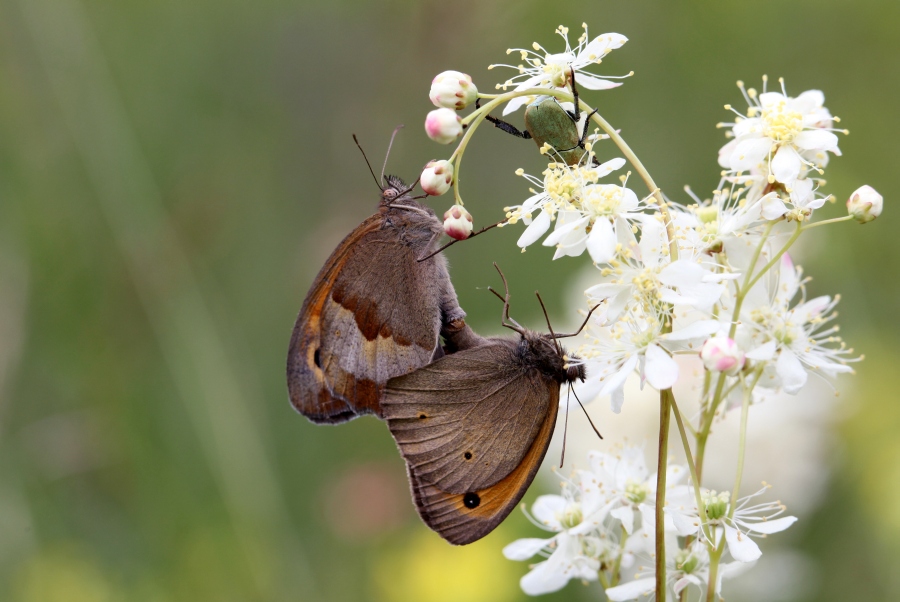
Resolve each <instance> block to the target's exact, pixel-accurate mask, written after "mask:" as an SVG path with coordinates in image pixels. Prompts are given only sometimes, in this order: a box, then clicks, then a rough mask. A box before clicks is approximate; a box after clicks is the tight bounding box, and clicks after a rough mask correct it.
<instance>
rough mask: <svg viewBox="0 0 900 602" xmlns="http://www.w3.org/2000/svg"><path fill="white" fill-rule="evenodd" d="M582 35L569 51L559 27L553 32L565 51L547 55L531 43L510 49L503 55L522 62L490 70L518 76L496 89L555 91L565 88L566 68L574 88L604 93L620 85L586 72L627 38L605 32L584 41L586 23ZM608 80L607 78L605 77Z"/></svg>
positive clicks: (512, 105) (514, 105)
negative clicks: (506, 69) (503, 69)
mask: <svg viewBox="0 0 900 602" xmlns="http://www.w3.org/2000/svg"><path fill="white" fill-rule="evenodd" d="M582 27H583V28H584V33H582V34H581V36H580V37H579V38H578V44H577V45H576V46H575V47H574V48H573V47H572V46H571V44H570V43H569V28H568V27H563V26H562V25H560V26H559V27H557V28H556V33H557V34H559V35H560V37H562V39H563V40H565V42H566V49H565V50H563V51H562V52H558V53H550V52H549V51H547V50H545V49H544V48H543V47H542V46H541V45H540V44H538V43H537V42H535V43H534V44H533V45H532V50H525V49H521V48H511V49H509V50H507V51H506V53H507V54H512V53H514V52H518V53H519V55H520V57H521V60H522V63H521V64H519V65H491V66H490V67H489V69H493V68H494V67H510V68H512V69H516V70H517V71H518V72H519V74H518V75H515V76H513V77H511V78H510V79H508V80H506V81H505V82H504V83H503V84H499V85H498V86H497V87H498V88H502V89H504V90H506V89H507V88H508V87H509V86H515V90H516V91H518V90H527V89H529V88H556V89H565V88H566V86H567V83H568V78H569V75H570V69H573V70H574V71H575V78H576V80H577V81H578V84H577V85H578V86H579V87H583V88H587V89H588V90H608V89H609V88H615V87H616V86H620V85H621V84H620V83H617V82H613V81H610V80H609V79H605V78H604V77H598V76H597V75H595V74H593V73H590V72H588V71H586V69H587V68H588V67H590V66H592V65H597V64H600V63H601V62H602V61H603V57H605V56H606V55H607V54H609V53H610V52H611V51H613V50H615V49H616V48H621V47H622V45H623V44H624V43H625V42H627V41H628V38H626V37H625V36H623V35H621V34H618V33H605V34H603V35H600V36H597V37H596V38H594V39H593V40H590V42H589V41H588V39H589V38H588V30H587V24H582ZM606 77H608V76H606ZM532 100H533V97H529V96H520V97H517V98H514V99H512V100H511V101H509V102H508V103H507V104H506V107H505V108H504V109H503V114H504V115H508V114H509V113H512V112H513V111H515V110H516V109H518V108H519V107H521V106H522V105H525V104H528V103H529V102H531V101H532Z"/></svg>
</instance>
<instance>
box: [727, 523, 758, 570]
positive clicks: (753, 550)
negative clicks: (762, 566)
mask: <svg viewBox="0 0 900 602" xmlns="http://www.w3.org/2000/svg"><path fill="white" fill-rule="evenodd" d="M725 541H726V542H727V543H728V551H729V552H730V553H731V557H732V558H734V559H735V560H737V561H738V562H753V561H754V560H756V559H758V558H759V557H760V556H762V551H761V550H760V549H759V546H758V545H756V542H755V541H753V540H752V539H750V537H749V536H748V535H747V534H745V533H741V532H740V531H738V530H737V529H735V528H734V527H732V526H730V525H725Z"/></svg>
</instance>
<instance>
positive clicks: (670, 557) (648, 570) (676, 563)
mask: <svg viewBox="0 0 900 602" xmlns="http://www.w3.org/2000/svg"><path fill="white" fill-rule="evenodd" d="M748 565H749V566H752V563H741V562H724V563H720V564H719V570H718V572H717V575H716V587H715V591H716V595H719V596H721V593H722V581H723V580H725V579H728V578H731V577H736V576H737V575H740V574H741V573H743V572H744V571H745V570H746V569H747V568H749V566H748ZM635 577H636V578H635V579H634V580H633V581H628V580H625V581H624V582H623V583H621V584H620V585H617V586H615V587H611V588H608V589H607V590H606V591H605V594H606V597H607V599H609V600H610V601H611V602H625V601H627V600H637V599H638V598H642V597H646V596H652V595H653V593H654V590H655V587H656V571H655V569H654V568H653V567H641V569H640V570H639V571H638V572H637V574H636V575H635ZM707 583H709V552H708V551H707V549H706V546H705V545H704V544H703V542H701V541H699V540H698V541H695V542H694V543H693V544H691V545H690V546H688V547H687V548H681V547H676V548H675V550H674V552H672V551H670V552H668V553H667V555H666V584H667V585H668V586H669V587H671V594H674V596H671V595H670V597H673V599H674V598H678V597H679V596H680V595H681V592H682V591H684V590H685V589H687V588H688V587H690V586H691V585H693V586H695V587H696V588H697V590H698V591H699V592H701V595H703V593H705V592H706V587H707V586H706V584H707Z"/></svg>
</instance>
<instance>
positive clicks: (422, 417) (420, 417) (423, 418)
mask: <svg viewBox="0 0 900 602" xmlns="http://www.w3.org/2000/svg"><path fill="white" fill-rule="evenodd" d="M426 418H428V416H427V415H425V414H419V420H425V419H426Z"/></svg>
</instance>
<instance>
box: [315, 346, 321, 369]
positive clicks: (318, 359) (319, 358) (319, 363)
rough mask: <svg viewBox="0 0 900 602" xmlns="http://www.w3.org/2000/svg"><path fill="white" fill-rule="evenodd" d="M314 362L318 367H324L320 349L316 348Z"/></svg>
mask: <svg viewBox="0 0 900 602" xmlns="http://www.w3.org/2000/svg"><path fill="white" fill-rule="evenodd" d="M313 363H315V365H316V368H318V369H320V370H321V369H322V358H321V357H320V356H319V350H318V349H316V352H315V353H313Z"/></svg>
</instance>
